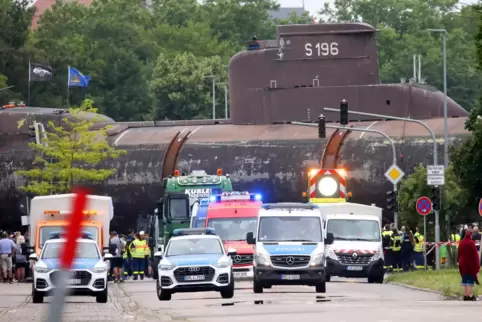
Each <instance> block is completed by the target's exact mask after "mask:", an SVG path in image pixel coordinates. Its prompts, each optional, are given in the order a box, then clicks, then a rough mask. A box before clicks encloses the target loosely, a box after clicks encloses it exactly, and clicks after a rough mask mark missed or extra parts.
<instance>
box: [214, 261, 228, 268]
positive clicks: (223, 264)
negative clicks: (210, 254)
mask: <svg viewBox="0 0 482 322" xmlns="http://www.w3.org/2000/svg"><path fill="white" fill-rule="evenodd" d="M214 266H216V267H217V268H227V267H229V266H231V265H230V263H229V262H226V261H222V262H218V263H217V264H216V265H214Z"/></svg>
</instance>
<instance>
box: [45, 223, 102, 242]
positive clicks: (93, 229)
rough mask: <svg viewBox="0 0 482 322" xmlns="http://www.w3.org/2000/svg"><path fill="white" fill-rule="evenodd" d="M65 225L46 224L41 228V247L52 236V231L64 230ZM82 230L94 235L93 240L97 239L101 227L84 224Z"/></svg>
mask: <svg viewBox="0 0 482 322" xmlns="http://www.w3.org/2000/svg"><path fill="white" fill-rule="evenodd" d="M64 228H65V227H64V226H45V227H42V228H40V236H39V237H40V243H39V244H40V247H43V245H44V244H45V242H46V241H47V240H48V239H49V238H50V234H51V233H57V232H63V231H64ZM81 229H82V232H84V231H85V232H88V233H90V234H91V235H92V239H93V240H97V239H98V236H99V229H98V228H97V227H93V226H83V227H82V228H81Z"/></svg>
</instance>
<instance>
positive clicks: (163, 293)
mask: <svg viewBox="0 0 482 322" xmlns="http://www.w3.org/2000/svg"><path fill="white" fill-rule="evenodd" d="M156 293H157V298H158V299H159V301H170V300H171V297H172V294H171V292H169V291H168V290H163V289H162V287H161V286H159V282H158V281H156Z"/></svg>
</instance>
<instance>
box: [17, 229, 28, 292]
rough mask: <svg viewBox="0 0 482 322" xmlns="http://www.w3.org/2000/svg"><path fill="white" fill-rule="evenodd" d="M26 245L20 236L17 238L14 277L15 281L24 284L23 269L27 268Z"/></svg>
mask: <svg viewBox="0 0 482 322" xmlns="http://www.w3.org/2000/svg"><path fill="white" fill-rule="evenodd" d="M26 246H27V245H26V244H25V238H24V237H23V236H22V235H20V236H18V237H17V252H16V254H15V262H16V266H15V271H16V273H15V275H16V277H17V281H18V282H20V283H24V282H25V269H26V268H27V247H26Z"/></svg>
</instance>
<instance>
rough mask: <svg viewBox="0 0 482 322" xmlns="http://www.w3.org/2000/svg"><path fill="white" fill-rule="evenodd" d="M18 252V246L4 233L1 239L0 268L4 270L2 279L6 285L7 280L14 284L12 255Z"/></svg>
mask: <svg viewBox="0 0 482 322" xmlns="http://www.w3.org/2000/svg"><path fill="white" fill-rule="evenodd" d="M16 251H17V245H15V243H14V242H13V240H11V239H9V238H8V233H6V232H3V233H2V239H0V268H1V270H2V278H3V281H4V282H5V283H6V282H7V280H8V281H9V282H10V284H12V283H13V272H12V268H13V263H12V255H13V254H14V253H15V252H16Z"/></svg>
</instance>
